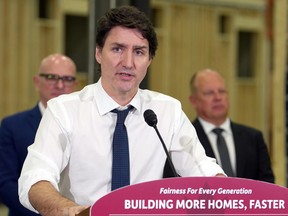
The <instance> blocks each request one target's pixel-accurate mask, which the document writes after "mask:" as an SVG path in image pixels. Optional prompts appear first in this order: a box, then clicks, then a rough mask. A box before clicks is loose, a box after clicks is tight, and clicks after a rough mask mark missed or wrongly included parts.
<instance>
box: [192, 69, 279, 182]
mask: <svg viewBox="0 0 288 216" xmlns="http://www.w3.org/2000/svg"><path fill="white" fill-rule="evenodd" d="M190 90H191V95H190V97H189V99H190V102H191V105H192V106H193V107H194V109H195V110H196V113H197V118H196V119H195V120H194V121H193V125H194V127H195V129H196V132H197V135H198V137H199V139H200V142H201V143H202V145H203V147H204V149H205V151H206V154H207V156H209V157H213V158H216V160H217V161H218V163H219V164H220V165H221V166H222V167H223V166H225V164H223V162H222V161H221V156H220V152H219V150H218V147H217V135H216V133H215V132H213V129H215V128H220V130H222V136H223V137H224V139H225V141H226V145H227V148H228V153H229V159H230V164H231V166H232V174H231V176H232V177H239V178H248V179H254V180H261V181H266V182H270V183H274V175H273V171H272V168H271V162H270V158H269V154H268V149H267V145H266V144H265V142H264V138H263V135H262V133H261V132H260V131H259V130H256V129H255V128H252V127H247V126H245V125H240V124H237V123H235V122H233V121H231V119H230V118H229V117H228V111H229V102H228V91H227V89H226V85H225V80H224V79H223V77H222V76H221V75H220V74H219V73H218V72H217V71H214V70H211V69H204V70H201V71H199V72H197V73H196V74H194V75H193V76H192V78H191V81H190ZM228 161H229V160H228ZM223 168H224V167H223Z"/></svg>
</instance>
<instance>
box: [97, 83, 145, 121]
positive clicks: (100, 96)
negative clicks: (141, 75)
mask: <svg viewBox="0 0 288 216" xmlns="http://www.w3.org/2000/svg"><path fill="white" fill-rule="evenodd" d="M95 97H96V100H95V101H96V105H97V107H98V109H99V113H100V115H105V114H106V113H109V112H110V111H111V110H113V109H117V108H119V107H121V106H120V105H119V104H118V103H117V102H115V101H114V100H113V98H111V97H110V96H109V95H108V94H107V92H106V91H105V90H104V88H103V86H102V83H101V78H100V79H99V81H98V82H97V83H96V84H95ZM127 105H128V104H127ZM129 105H132V106H133V107H134V108H135V110H136V111H138V112H139V110H140V95H139V91H137V93H136V95H135V96H134V97H133V99H132V100H131V102H130V103H129Z"/></svg>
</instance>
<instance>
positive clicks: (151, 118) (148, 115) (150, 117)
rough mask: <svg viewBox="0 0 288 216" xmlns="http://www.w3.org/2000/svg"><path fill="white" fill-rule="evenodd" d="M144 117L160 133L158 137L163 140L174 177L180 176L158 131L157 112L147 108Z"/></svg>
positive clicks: (162, 142)
mask: <svg viewBox="0 0 288 216" xmlns="http://www.w3.org/2000/svg"><path fill="white" fill-rule="evenodd" d="M144 119H145V121H146V123H147V124H148V125H149V126H151V127H153V128H154V129H155V131H156V133H157V135H158V137H159V139H160V141H161V144H162V146H163V148H164V151H165V153H166V156H167V161H168V163H169V165H170V167H171V170H172V172H173V175H174V177H179V175H178V174H177V172H176V169H175V167H174V164H173V162H172V160H171V157H170V155H169V152H168V150H167V147H166V145H165V143H164V141H163V139H162V137H161V135H160V133H159V131H158V128H157V122H158V121H157V116H156V114H155V113H154V111H153V110H151V109H148V110H146V111H145V112H144Z"/></svg>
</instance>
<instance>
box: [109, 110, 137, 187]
mask: <svg viewBox="0 0 288 216" xmlns="http://www.w3.org/2000/svg"><path fill="white" fill-rule="evenodd" d="M132 108H133V107H132V106H130V107H128V109H126V110H121V111H120V110H117V109H114V110H112V112H114V113H117V122H116V127H115V131H114V135H113V147H112V148H113V161H112V183H111V190H115V189H117V188H120V187H124V186H126V185H129V184H130V165H129V147H128V136H127V130H126V127H125V125H124V121H125V119H126V117H127V115H128V113H129V111H130V110H131V109H132Z"/></svg>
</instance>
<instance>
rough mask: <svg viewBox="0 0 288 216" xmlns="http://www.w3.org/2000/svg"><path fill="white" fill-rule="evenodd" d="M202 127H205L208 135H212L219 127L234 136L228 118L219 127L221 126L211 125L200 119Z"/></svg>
mask: <svg viewBox="0 0 288 216" xmlns="http://www.w3.org/2000/svg"><path fill="white" fill-rule="evenodd" d="M198 119H199V121H200V123H201V125H202V126H203V129H204V131H205V133H206V134H208V133H210V132H211V131H212V130H213V129H214V128H215V127H219V128H222V129H223V130H224V131H226V132H228V133H230V134H232V131H231V127H230V119H229V118H227V119H226V120H225V121H224V122H223V124H221V125H219V126H216V125H214V124H211V123H210V122H208V121H205V120H204V119H202V118H200V117H198Z"/></svg>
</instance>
